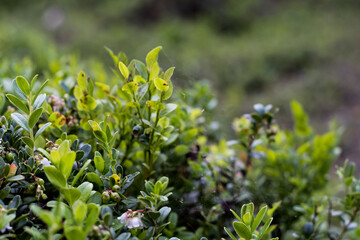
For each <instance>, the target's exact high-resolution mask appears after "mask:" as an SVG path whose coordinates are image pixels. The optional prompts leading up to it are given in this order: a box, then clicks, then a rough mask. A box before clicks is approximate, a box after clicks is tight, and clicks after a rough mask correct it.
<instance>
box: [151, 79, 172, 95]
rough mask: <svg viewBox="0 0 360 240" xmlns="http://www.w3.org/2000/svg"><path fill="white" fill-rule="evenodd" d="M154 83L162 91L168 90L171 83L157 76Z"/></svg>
mask: <svg viewBox="0 0 360 240" xmlns="http://www.w3.org/2000/svg"><path fill="white" fill-rule="evenodd" d="M154 84H155V87H156V88H157V89H158V90H159V91H160V92H166V91H167V90H168V89H169V84H168V83H167V82H166V81H165V80H164V79H161V78H155V80H154Z"/></svg>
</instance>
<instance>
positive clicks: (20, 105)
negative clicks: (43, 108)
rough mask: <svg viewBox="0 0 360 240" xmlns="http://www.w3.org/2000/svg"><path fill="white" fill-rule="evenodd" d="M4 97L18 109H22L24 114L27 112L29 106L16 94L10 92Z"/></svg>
mask: <svg viewBox="0 0 360 240" xmlns="http://www.w3.org/2000/svg"><path fill="white" fill-rule="evenodd" d="M6 97H7V98H8V99H9V101H10V102H11V103H12V104H14V105H15V106H16V107H17V108H18V109H20V110H21V111H23V112H24V113H26V114H29V108H28V107H27V106H26V105H25V104H24V103H23V102H22V101H21V100H20V99H19V98H17V97H16V96H14V95H12V94H6Z"/></svg>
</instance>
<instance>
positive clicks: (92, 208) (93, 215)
mask: <svg viewBox="0 0 360 240" xmlns="http://www.w3.org/2000/svg"><path fill="white" fill-rule="evenodd" d="M88 212H89V214H88V216H87V218H86V220H85V226H84V230H85V232H90V231H91V230H92V226H93V225H94V224H95V223H96V221H97V220H98V217H99V213H100V209H99V207H98V206H97V205H96V204H94V203H89V204H88Z"/></svg>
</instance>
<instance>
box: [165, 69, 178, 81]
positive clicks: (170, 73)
mask: <svg viewBox="0 0 360 240" xmlns="http://www.w3.org/2000/svg"><path fill="white" fill-rule="evenodd" d="M174 70H175V67H171V68H169V69H168V70H166V72H165V73H164V80H165V81H169V80H170V79H171V77H172V75H173V74H174Z"/></svg>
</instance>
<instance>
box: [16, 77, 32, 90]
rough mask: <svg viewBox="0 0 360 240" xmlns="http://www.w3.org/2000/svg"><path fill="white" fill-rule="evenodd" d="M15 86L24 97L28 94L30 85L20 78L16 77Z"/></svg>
mask: <svg viewBox="0 0 360 240" xmlns="http://www.w3.org/2000/svg"><path fill="white" fill-rule="evenodd" d="M16 84H17V85H18V87H19V88H20V90H21V91H22V92H23V93H25V95H29V94H30V85H29V82H28V81H27V80H26V79H25V78H24V77H22V76H18V77H16Z"/></svg>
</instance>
